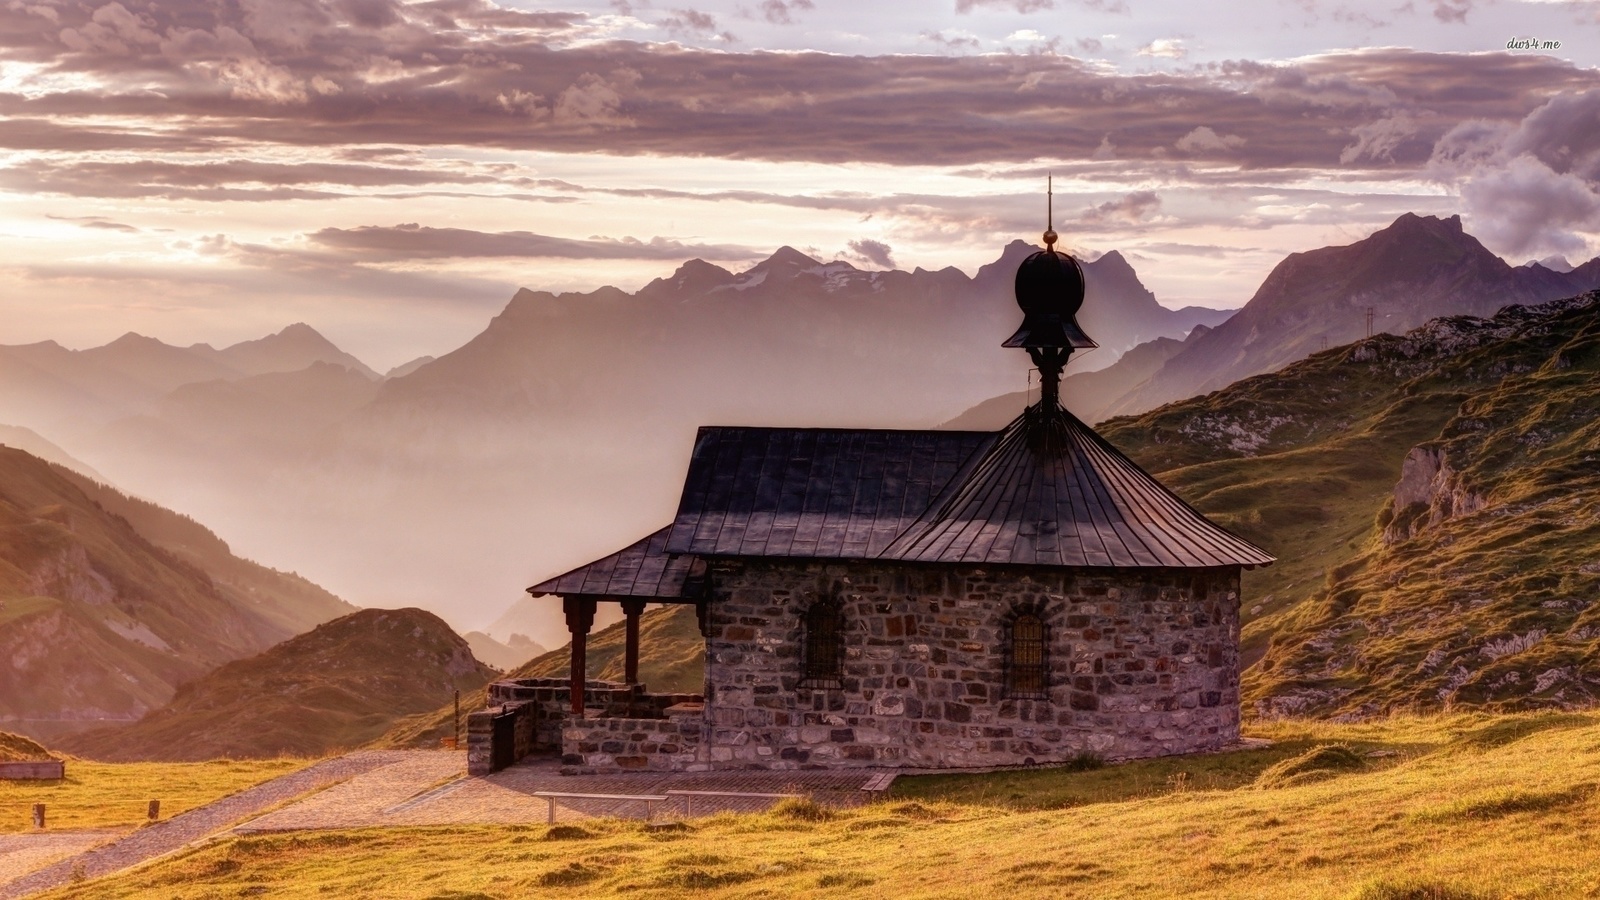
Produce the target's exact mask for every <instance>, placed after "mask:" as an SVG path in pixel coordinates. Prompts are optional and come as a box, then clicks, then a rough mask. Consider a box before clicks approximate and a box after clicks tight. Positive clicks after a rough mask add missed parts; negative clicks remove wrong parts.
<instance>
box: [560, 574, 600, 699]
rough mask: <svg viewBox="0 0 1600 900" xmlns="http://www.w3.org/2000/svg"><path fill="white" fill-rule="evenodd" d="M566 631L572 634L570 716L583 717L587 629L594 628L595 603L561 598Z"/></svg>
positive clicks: (587, 647) (586, 599) (574, 598)
mask: <svg viewBox="0 0 1600 900" xmlns="http://www.w3.org/2000/svg"><path fill="white" fill-rule="evenodd" d="M561 606H562V609H563V610H564V611H565V612H566V614H567V631H568V632H570V633H571V634H572V687H571V691H572V714H573V715H575V716H581V715H583V688H584V681H585V679H586V678H587V677H588V664H589V657H588V651H589V629H590V628H591V627H593V626H594V607H595V601H594V600H592V599H590V598H588V597H562V598H561Z"/></svg>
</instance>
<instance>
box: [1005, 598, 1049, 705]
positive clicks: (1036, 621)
mask: <svg viewBox="0 0 1600 900" xmlns="http://www.w3.org/2000/svg"><path fill="white" fill-rule="evenodd" d="M1010 631H1011V634H1010V642H1009V643H1010V646H1009V647H1007V648H1006V651H1007V652H1006V696H1007V697H1014V698H1018V699H1030V698H1031V699H1043V698H1045V697H1046V696H1048V688H1049V685H1048V684H1047V683H1046V681H1045V678H1046V666H1045V627H1044V621H1043V620H1041V619H1040V618H1039V617H1038V616H1036V615H1033V614H1032V613H1028V614H1025V615H1020V616H1017V617H1016V618H1015V619H1014V620H1012V622H1011V629H1010Z"/></svg>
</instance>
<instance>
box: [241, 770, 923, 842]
mask: <svg viewBox="0 0 1600 900" xmlns="http://www.w3.org/2000/svg"><path fill="white" fill-rule="evenodd" d="M441 757H443V758H444V759H448V757H444V755H443V754H437V753H435V754H432V755H431V758H430V757H429V756H421V757H418V758H417V759H415V760H411V761H407V762H403V763H399V764H396V765H392V766H387V767H385V768H382V769H377V770H375V771H372V772H369V773H367V774H364V775H361V776H359V777H356V778H352V779H350V780H349V781H346V782H345V783H343V784H341V785H338V786H337V787H333V788H329V789H328V790H326V791H322V792H321V793H318V794H315V795H313V796H311V797H307V798H306V799H304V800H301V801H299V802H298V803H292V804H290V805H288V806H286V807H284V808H283V809H279V810H276V811H274V812H272V813H270V814H268V815H265V816H261V817H259V818H256V819H251V820H250V821H249V822H246V823H245V824H243V825H241V826H239V827H238V828H236V829H234V830H235V832H236V833H238V834H256V833H261V832H268V831H299V830H303V829H321V828H360V827H395V826H406V825H490V824H494V825H502V824H517V823H524V822H544V821H546V820H547V817H548V816H549V814H550V812H549V810H550V807H549V801H548V800H546V799H545V798H543V797H535V796H533V794H534V792H535V791H557V792H561V793H575V794H656V795H660V794H661V793H663V792H665V791H668V790H688V791H738V792H746V793H762V794H772V793H798V794H808V795H810V796H811V797H812V798H814V799H816V800H817V801H818V802H820V803H824V804H827V805H831V806H855V805H858V804H861V803H866V802H868V801H870V800H872V799H875V798H877V797H879V796H881V794H879V793H877V792H876V791H877V790H881V789H882V787H886V786H887V784H888V781H890V780H892V773H891V775H890V776H888V777H885V776H882V775H879V776H878V780H879V781H880V782H882V783H881V784H880V785H878V786H876V790H874V789H869V788H867V784H868V782H871V781H873V780H874V775H875V774H877V773H874V772H870V771H860V772H810V771H807V772H705V773H697V774H690V773H668V772H641V773H636V774H625V775H624V774H613V775H562V774H561V767H560V763H559V761H557V760H525V761H523V762H521V763H518V764H517V765H515V766H512V767H511V768H509V769H505V770H503V771H500V772H496V773H494V774H493V775H489V776H486V777H483V778H464V777H456V778H454V780H451V777H452V776H456V775H459V773H460V772H461V764H460V762H459V761H456V762H455V764H454V765H453V766H451V765H449V764H441V762H440V761H439V760H440V758H441ZM775 802H776V800H774V799H773V798H770V797H695V798H694V799H693V800H690V799H688V798H685V797H674V798H673V799H672V800H671V801H668V802H664V803H661V804H659V805H658V808H657V809H656V810H655V812H656V814H657V815H658V816H662V817H674V818H683V817H686V816H688V815H689V814H691V812H692V814H693V815H695V816H703V815H710V814H712V813H715V812H719V811H723V810H730V811H737V812H756V811H759V810H763V809H766V808H767V807H769V806H771V805H772V804H773V803H775ZM649 813H650V810H649V808H648V807H647V805H646V804H644V803H641V802H639V801H632V800H611V799H604V800H600V799H577V798H563V799H560V800H558V801H557V803H556V809H555V814H556V821H558V822H570V821H577V820H581V819H588V818H593V817H596V816H618V817H624V818H645V817H646V816H647V815H648V814H649Z"/></svg>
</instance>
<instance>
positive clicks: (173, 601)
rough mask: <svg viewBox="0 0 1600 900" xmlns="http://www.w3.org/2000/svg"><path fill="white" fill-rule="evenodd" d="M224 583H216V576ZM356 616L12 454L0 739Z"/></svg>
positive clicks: (3, 494)
mask: <svg viewBox="0 0 1600 900" xmlns="http://www.w3.org/2000/svg"><path fill="white" fill-rule="evenodd" d="M213 570H214V571H215V574H214V575H213V574H212V571H213ZM349 608H350V607H348V605H346V604H344V603H343V602H342V601H340V600H338V598H336V597H333V596H332V595H331V594H328V593H327V592H325V591H321V590H320V589H318V588H316V587H315V586H314V585H311V584H310V583H309V582H305V581H304V580H303V579H299V578H296V577H294V576H288V575H284V574H282V573H277V572H273V571H272V570H270V569H266V568H263V567H261V566H257V565H255V564H253V563H249V562H246V561H244V560H239V559H237V558H235V557H233V556H232V555H231V554H229V553H228V552H227V547H226V545H223V544H222V543H221V542H220V541H218V540H217V539H216V538H215V536H214V535H211V534H210V532H207V531H205V529H203V528H201V527H199V526H198V525H195V524H194V523H193V522H191V521H189V520H187V519H184V518H183V517H181V516H178V515H176V514H175V513H171V512H169V511H166V510H163V509H160V508H159V507H155V506H152V505H150V504H147V503H142V502H140V501H135V500H130V499H129V498H127V497H123V496H122V495H120V494H118V493H117V492H115V491H112V490H111V489H109V488H106V487H103V486H101V485H98V484H96V483H94V482H92V481H90V480H88V479H87V478H84V477H83V476H81V475H78V474H77V473H74V472H71V471H69V470H67V469H64V468H61V467H59V466H53V465H51V464H49V463H46V462H44V461H43V460H40V459H38V458H36V457H34V456H31V455H29V454H27V453H24V452H22V451H20V450H15V449H11V448H3V447H0V726H3V727H5V728H6V729H7V730H10V731H17V732H22V733H25V734H29V735H31V736H34V737H39V738H45V739H49V738H52V737H53V736H55V735H58V734H61V733H64V732H67V731H71V730H75V729H81V728H83V727H87V726H88V725H89V724H91V723H93V722H96V721H101V720H105V719H118V718H124V719H131V718H135V717H137V716H138V715H140V714H142V713H144V712H145V711H147V710H149V709H152V708H154V707H156V706H159V705H161V704H162V703H165V702H166V701H167V700H168V699H169V698H170V697H171V696H172V692H173V690H174V689H175V687H176V686H177V685H178V684H180V683H182V682H184V681H188V680H191V679H193V678H195V677H196V676H198V675H200V674H201V673H204V672H206V671H209V670H211V669H213V668H215V667H216V666H218V665H221V664H222V663H224V662H227V661H229V660H232V659H237V658H239V657H243V656H248V655H250V654H252V653H255V652H258V651H260V650H263V649H265V648H267V647H269V646H271V645H272V644H275V643H277V642H278V641H281V640H283V639H284V638H286V637H289V636H290V635H292V634H294V633H296V632H297V631H301V630H304V629H305V628H309V627H311V626H312V625H314V624H315V623H316V622H318V621H322V620H324V619H327V618H331V617H333V616H335V615H338V614H340V613H341V612H343V611H345V610H348V609H349Z"/></svg>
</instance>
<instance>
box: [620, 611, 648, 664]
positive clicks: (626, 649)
mask: <svg viewBox="0 0 1600 900" xmlns="http://www.w3.org/2000/svg"><path fill="white" fill-rule="evenodd" d="M643 613H644V601H643V600H632V599H630V600H623V601H622V614H623V615H625V616H627V617H628V621H627V638H628V639H627V643H626V644H624V645H623V649H622V673H623V674H622V680H623V681H626V682H627V683H628V684H638V683H639V616H641V615H642V614H643Z"/></svg>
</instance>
